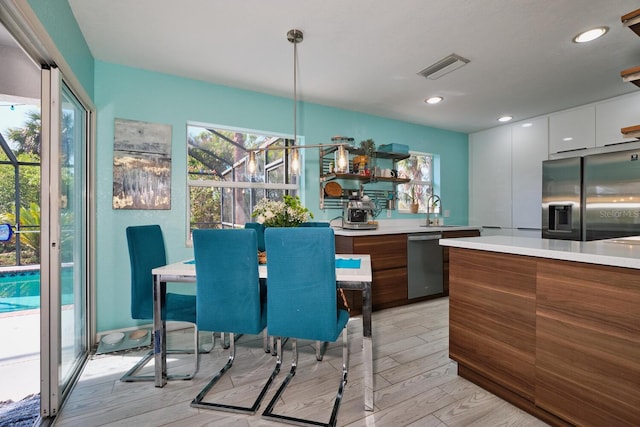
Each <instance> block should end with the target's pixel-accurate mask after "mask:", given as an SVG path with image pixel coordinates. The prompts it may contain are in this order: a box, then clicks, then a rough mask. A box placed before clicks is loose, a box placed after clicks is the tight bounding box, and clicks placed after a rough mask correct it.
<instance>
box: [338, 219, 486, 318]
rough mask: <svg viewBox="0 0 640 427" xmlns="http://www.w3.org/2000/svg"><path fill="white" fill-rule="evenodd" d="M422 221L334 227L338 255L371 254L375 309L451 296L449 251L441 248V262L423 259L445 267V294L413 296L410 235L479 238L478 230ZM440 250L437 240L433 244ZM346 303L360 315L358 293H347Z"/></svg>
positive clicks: (443, 282)
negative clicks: (362, 228) (409, 249)
mask: <svg viewBox="0 0 640 427" xmlns="http://www.w3.org/2000/svg"><path fill="white" fill-rule="evenodd" d="M425 222H426V221H425V219H421V220H388V221H385V220H383V221H380V222H379V225H378V228H377V229H373V230H347V229H341V228H338V227H335V228H334V232H335V236H336V253H341V254H349V253H352V254H370V255H371V269H372V272H373V282H372V308H373V310H374V311H375V310H381V309H385V308H390V307H396V306H400V305H405V304H411V303H415V302H419V301H424V300H427V299H430V298H437V297H442V296H446V295H448V292H449V280H448V270H449V262H448V249H447V248H442V250H441V253H440V254H438V255H439V260H437V261H434V260H433V259H424V260H423V261H422V262H424V263H430V262H431V263H433V262H437V263H439V266H441V267H442V284H441V287H442V291H441V292H438V293H434V294H430V295H426V296H420V297H413V295H411V297H410V293H409V290H408V277H409V269H410V268H416V267H415V266H413V267H412V266H411V265H410V264H411V263H409V262H408V254H407V246H408V244H407V242H408V237H409V236H415V235H426V234H434V235H440V236H441V237H442V238H452V237H464V236H479V235H480V231H479V228H478V227H473V226H429V227H425V226H424V223H425ZM434 243H435V244H436V248H437V240H435V241H434ZM345 294H346V299H347V304H348V305H349V307H350V309H351V313H352V314H359V313H360V312H361V309H362V307H361V301H362V298H360V296H359V295H357V294H356V293H355V292H346V291H345Z"/></svg>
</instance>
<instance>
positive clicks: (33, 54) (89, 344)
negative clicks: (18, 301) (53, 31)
mask: <svg viewBox="0 0 640 427" xmlns="http://www.w3.org/2000/svg"><path fill="white" fill-rule="evenodd" d="M0 22H1V23H2V24H3V25H4V26H5V27H6V29H7V30H8V31H9V33H11V35H12V36H13V37H14V39H15V40H16V42H17V43H18V44H19V45H20V47H21V48H22V49H23V50H24V51H25V53H26V54H27V56H28V57H30V58H31V59H32V60H33V62H34V64H36V66H40V67H42V68H43V69H52V68H53V69H57V70H56V71H55V74H57V73H58V71H59V74H60V76H61V77H60V78H57V79H56V78H54V79H53V80H57V81H58V83H57V85H56V84H55V83H54V86H55V87H52V88H51V90H50V91H49V90H48V89H47V91H49V92H48V93H42V94H41V103H42V115H43V120H42V139H41V144H42V149H43V150H44V149H45V147H47V148H49V147H54V146H56V144H57V143H58V142H59V141H58V139H59V138H60V128H61V127H60V120H61V117H59V116H60V114H58V115H57V116H58V117H52V119H53V120H52V122H51V124H49V125H46V124H45V120H44V115H45V112H44V109H45V108H48V105H49V104H48V102H49V101H51V99H54V96H53V91H57V93H56V95H55V97H58V101H59V96H60V94H61V88H62V85H63V84H64V85H66V86H67V88H68V89H69V90H70V91H71V92H72V93H73V95H74V96H75V97H76V98H77V100H78V101H79V102H80V104H81V105H82V106H83V108H84V109H85V110H86V112H87V116H86V126H87V130H86V135H87V141H86V142H87V147H86V153H85V157H84V159H83V160H85V161H86V162H87V165H86V170H87V174H86V180H87V182H86V184H85V189H86V192H87V194H86V210H87V218H86V227H87V232H86V242H85V247H86V270H87V271H86V281H87V285H86V301H87V307H86V313H87V315H86V323H87V324H86V325H85V330H86V331H87V333H86V342H85V346H86V349H87V351H86V352H85V355H84V362H86V360H87V359H88V355H89V353H90V351H91V349H92V348H93V347H94V346H95V344H96V302H95V284H96V278H95V274H96V273H95V272H96V256H95V247H96V244H95V242H96V207H95V206H96V200H95V194H96V192H95V182H96V179H95V176H94V174H95V132H96V109H95V106H94V105H93V101H92V100H91V98H90V97H89V95H88V94H87V93H86V91H85V90H84V88H83V86H82V84H81V83H80V81H79V80H78V79H77V78H76V76H75V75H74V73H73V71H72V69H71V67H70V66H69V64H68V63H67V62H66V60H65V59H64V57H63V55H62V54H61V53H60V51H59V50H58V48H57V47H56V45H55V43H54V42H53V40H52V39H51V37H50V36H49V34H48V33H47V31H46V29H45V28H44V26H43V25H42V23H41V22H40V21H39V19H38V17H37V15H36V14H35V12H34V11H33V10H32V9H31V7H30V6H29V4H28V1H27V0H4V1H0ZM43 86H44V85H43ZM45 97H46V98H47V104H45ZM58 108H59V105H58ZM52 110H54V109H52ZM54 116H55V114H54ZM45 133H46V134H47V136H46V137H45ZM53 142H56V144H53ZM56 148H57V147H56ZM47 154H48V156H49V159H55V160H52V161H57V156H56V157H51V156H50V155H51V154H53V153H47ZM42 157H43V159H42V160H44V156H42ZM48 166H49V165H45V164H44V161H43V162H42V163H41V168H42V169H41V175H42V178H43V179H42V181H41V185H43V186H44V185H45V180H46V179H48V178H46V177H45V169H49V168H48ZM54 186H55V184H54ZM56 188H57V187H56ZM56 191H57V192H58V194H59V188H58V189H57V190H56ZM51 194H53V193H51ZM49 199H50V200H51V201H52V203H53V205H48V206H46V207H45V206H44V203H45V200H41V205H43V206H41V223H40V227H41V235H42V236H45V234H46V235H47V236H49V232H50V230H52V229H55V230H57V229H58V228H57V225H56V224H52V223H50V215H49V212H51V213H55V214H57V212H58V206H57V203H58V201H59V198H58V197H49ZM45 212H47V213H46V215H45ZM54 226H55V228H54ZM44 243H46V245H47V247H45V244H44ZM51 243H53V242H52V241H50V239H49V238H47V239H43V244H42V245H41V254H40V256H41V263H42V264H46V263H51V262H52V259H53V260H55V259H59V258H56V255H54V256H53V258H51V257H50V256H49V253H48V251H47V249H48V248H49V246H50V244H51ZM57 265H58V266H59V263H57ZM44 267H45V269H47V268H48V266H47V265H44ZM49 267H50V265H49ZM45 271H48V270H45ZM54 280H55V279H54ZM53 285H54V286H53V287H52V288H51V290H54V289H55V291H56V292H50V293H49V294H51V295H46V297H47V298H49V299H50V300H51V301H52V303H53V305H51V304H49V303H48V302H45V300H44V299H43V300H42V303H41V304H42V307H41V317H42V319H41V325H59V324H60V323H59V320H60V319H59V318H57V314H55V313H59V310H60V300H59V292H57V290H58V289H59V287H58V286H59V283H57V285H58V286H55V285H56V284H55V283H53ZM44 288H45V287H43V289H44ZM41 292H42V290H41ZM45 292H47V293H48V289H46V290H45ZM54 294H55V295H54ZM45 312H46V316H45V314H44V313H45ZM41 328H42V326H41ZM43 332H45V331H44V330H41V336H44V335H45V333H43ZM46 332H48V330H47V331H46ZM46 335H50V334H48V333H47V334H46ZM56 335H57V336H58V339H57V346H59V345H60V342H59V341H60V340H59V333H58V334H56ZM53 338H54V339H55V337H53ZM43 342H45V338H43V339H41V343H43ZM46 342H47V344H46V348H45V347H41V349H40V359H41V364H42V361H43V360H45V361H46V365H47V367H48V368H47V370H48V371H49V375H42V374H41V393H40V398H41V400H40V402H41V403H40V405H41V415H42V416H43V417H44V418H48V417H53V416H55V415H56V414H57V413H58V411H59V410H60V407H61V406H62V404H63V403H64V400H65V398H66V397H67V395H68V393H69V391H70V390H71V388H72V385H73V383H74V382H75V381H76V380H77V377H78V376H79V374H80V372H81V370H82V367H83V366H77V367H76V369H75V372H74V376H73V379H72V380H71V381H70V382H69V384H68V387H67V388H66V389H65V390H58V387H57V385H58V382H57V379H58V375H57V369H58V366H59V365H58V363H59V353H58V352H57V351H55V350H54V349H53V348H52V347H51V343H52V339H51V338H48V339H47V340H46ZM54 344H55V343H54ZM41 345H42V344H41ZM54 353H57V354H54ZM80 365H84V363H80ZM54 371H56V372H54ZM52 378H55V380H52Z"/></svg>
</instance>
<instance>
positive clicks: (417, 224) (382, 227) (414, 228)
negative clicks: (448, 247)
mask: <svg viewBox="0 0 640 427" xmlns="http://www.w3.org/2000/svg"><path fill="white" fill-rule="evenodd" d="M425 218H426V217H425ZM425 218H423V219H421V220H380V221H378V228H376V229H375V230H348V229H345V228H340V227H336V226H334V227H333V230H334V233H335V235H336V236H380V235H385V234H412V233H436V232H443V231H456V230H480V227H474V226H470V225H446V226H434V225H432V226H429V227H426V226H424V224H425V223H426V219H425Z"/></svg>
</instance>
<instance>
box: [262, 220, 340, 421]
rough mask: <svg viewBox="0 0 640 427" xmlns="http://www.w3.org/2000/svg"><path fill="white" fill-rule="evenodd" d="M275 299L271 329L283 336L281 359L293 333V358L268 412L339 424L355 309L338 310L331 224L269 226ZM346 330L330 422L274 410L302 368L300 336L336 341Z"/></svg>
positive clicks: (272, 298) (269, 259)
mask: <svg viewBox="0 0 640 427" xmlns="http://www.w3.org/2000/svg"><path fill="white" fill-rule="evenodd" d="M265 242H266V249H267V268H268V279H267V287H268V290H269V298H268V301H267V310H268V316H267V328H268V330H269V335H272V336H276V337H278V339H277V344H276V345H277V347H278V348H277V354H278V361H277V364H278V363H281V355H282V338H285V337H286V338H290V339H291V342H292V350H293V362H292V364H291V370H290V371H289V374H288V375H287V377H286V379H285V380H284V382H283V383H282V385H281V386H280V388H279V389H278V391H277V392H276V394H275V395H274V396H273V398H272V399H271V401H270V402H269V405H268V406H267V408H266V409H265V411H264V412H263V413H262V415H263V417H265V418H268V419H272V420H277V421H283V422H288V423H292V424H297V425H328V426H334V425H335V423H336V420H337V416H338V409H339V408H340V402H341V400H342V393H343V391H344V386H345V385H346V383H347V368H348V365H349V353H348V345H347V329H346V325H347V322H348V320H349V313H348V312H347V311H345V310H338V308H337V301H336V298H337V297H336V271H335V239H334V234H333V229H331V228H325V227H292V228H267V229H266V230H265ZM341 332H342V338H343V345H342V379H341V381H340V387H339V390H338V393H337V396H336V399H335V402H334V406H333V411H332V413H331V417H330V420H329V423H327V424H322V423H319V422H317V421H312V420H305V419H301V418H295V417H290V416H286V415H280V414H276V413H274V408H275V405H276V403H277V401H278V399H280V397H281V396H282V394H283V393H284V391H285V388H286V387H287V385H288V384H289V382H290V381H291V379H292V378H293V376H294V375H295V373H296V366H297V364H298V349H297V339H305V340H312V341H322V342H333V341H336V340H337V339H338V337H339V336H340V333H341Z"/></svg>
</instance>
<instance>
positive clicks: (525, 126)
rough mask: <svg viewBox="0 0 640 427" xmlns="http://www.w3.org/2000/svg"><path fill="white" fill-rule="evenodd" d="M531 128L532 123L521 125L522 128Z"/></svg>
mask: <svg viewBox="0 0 640 427" xmlns="http://www.w3.org/2000/svg"><path fill="white" fill-rule="evenodd" d="M531 126H533V123H523V124H522V127H523V128H530V127H531Z"/></svg>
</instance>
